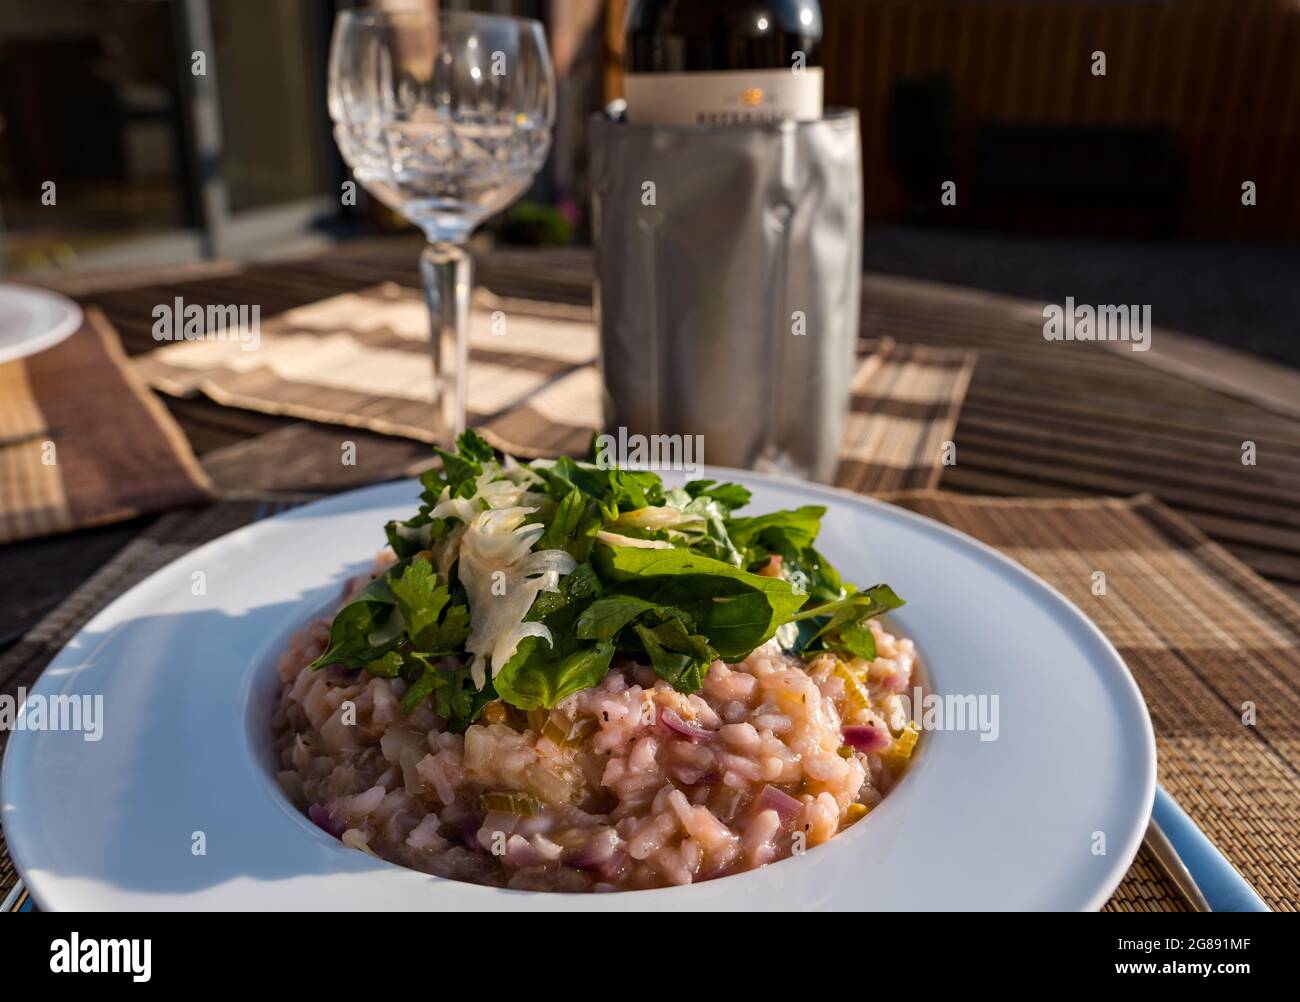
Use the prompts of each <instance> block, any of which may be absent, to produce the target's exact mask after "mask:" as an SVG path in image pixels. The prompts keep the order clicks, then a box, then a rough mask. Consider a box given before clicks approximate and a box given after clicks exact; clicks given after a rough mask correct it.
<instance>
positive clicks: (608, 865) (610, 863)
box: [598, 852, 627, 882]
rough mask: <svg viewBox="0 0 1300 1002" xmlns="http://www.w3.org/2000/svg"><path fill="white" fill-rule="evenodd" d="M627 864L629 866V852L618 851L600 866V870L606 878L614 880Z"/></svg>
mask: <svg viewBox="0 0 1300 1002" xmlns="http://www.w3.org/2000/svg"><path fill="white" fill-rule="evenodd" d="M625 866H627V853H625V852H616V853H614V855H613V856H611V857H610V858H609V859H608V860H607V861H606V862H605V863H604V864H603V865H602V866H601V867H600V869H599V871H598V872H599V873H600V875H601V877H602V878H603V879H604V880H607V881H610V882H613V881H615V880H617V879H618V878H619V876H621V875H622V873H623V868H624V867H625Z"/></svg>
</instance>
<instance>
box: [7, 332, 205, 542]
mask: <svg viewBox="0 0 1300 1002" xmlns="http://www.w3.org/2000/svg"><path fill="white" fill-rule="evenodd" d="M207 489H208V481H207V477H206V476H205V474H204V473H203V471H202V470H201V469H200V468H199V465H198V463H197V462H196V461H195V459H194V454H193V453H192V452H191V451H190V447H189V444H188V443H187V442H186V441H185V436H184V435H183V434H182V433H181V430H180V429H179V428H178V427H177V426H176V422H175V421H173V420H172V417H171V415H170V414H168V413H167V409H166V408H165V407H163V406H162V404H161V402H159V401H158V399H157V398H156V397H155V396H154V395H153V394H152V393H151V392H149V389H148V387H146V386H144V385H142V384H141V382H140V381H139V379H138V378H137V377H136V376H135V375H134V373H133V372H132V371H131V367H130V365H129V364H128V363H127V361H126V356H125V355H124V354H123V352H122V346H121V344H120V343H119V341H118V338H117V333H116V332H115V331H114V330H113V328H112V326H111V325H110V324H109V322H108V321H107V320H106V319H105V318H104V315H103V314H102V313H101V312H100V311H99V310H96V309H88V310H87V311H86V322H85V324H84V325H83V326H82V328H81V330H79V331H78V332H77V333H76V334H74V335H72V337H70V338H68V339H67V340H65V341H63V342H61V343H60V344H58V345H55V346H54V347H53V348H49V349H47V350H45V351H42V352H39V353H37V354H35V355H31V356H29V357H27V358H22V359H18V360H17V361H13V362H6V363H4V364H2V365H0V543H9V542H13V541H15V540H19V539H30V538H33V537H36V536H44V535H49V534H51V533H55V532H65V531H67V530H69V529H77V528H83V527H86V526H92V525H102V524H105V523H108V522H117V521H121V520H123V519H127V518H133V517H135V516H137V515H140V514H144V513H148V512H153V511H160V510H162V509H165V508H173V507H176V506H178V505H182V504H187V503H190V502H194V501H199V500H203V499H205V498H206V497H207Z"/></svg>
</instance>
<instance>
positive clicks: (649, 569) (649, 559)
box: [592, 544, 806, 661]
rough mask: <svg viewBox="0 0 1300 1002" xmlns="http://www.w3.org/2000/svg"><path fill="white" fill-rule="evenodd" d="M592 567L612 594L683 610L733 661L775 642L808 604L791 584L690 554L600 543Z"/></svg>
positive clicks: (713, 643) (714, 644) (724, 654)
mask: <svg viewBox="0 0 1300 1002" xmlns="http://www.w3.org/2000/svg"><path fill="white" fill-rule="evenodd" d="M592 563H593V564H594V565H595V567H596V571H597V572H598V573H599V574H600V576H601V578H602V579H603V580H604V581H605V582H606V583H607V589H606V590H607V591H608V592H610V593H613V594H621V595H634V596H636V597H638V598H642V599H645V600H647V601H650V602H653V603H655V604H656V605H662V606H670V607H672V608H673V609H678V610H680V611H681V612H682V613H684V614H685V615H686V616H687V617H689V619H690V620H691V621H692V622H693V623H695V624H696V628H697V629H698V631H699V633H700V634H701V635H703V636H704V637H705V638H707V640H708V642H709V644H710V645H711V646H712V647H713V648H714V649H715V650H716V651H717V652H718V654H719V655H720V656H721V657H722V658H724V659H725V660H729V661H739V660H741V659H742V658H745V657H747V656H748V655H749V653H750V652H751V651H752V650H754V648H756V647H758V646H760V645H761V644H763V643H765V642H767V641H768V640H769V639H771V637H772V635H773V633H775V632H776V629H777V627H779V626H780V625H781V624H782V623H784V622H786V621H787V620H788V619H790V617H791V616H792V615H794V613H795V612H797V611H798V609H799V608H800V606H802V605H803V604H804V601H805V599H806V596H805V595H803V594H800V593H799V592H796V591H795V590H794V588H793V587H792V586H791V585H790V583H789V582H788V581H783V580H781V579H780V578H769V577H762V576H760V575H758V574H750V573H749V572H748V571H744V570H741V569H740V568H738V567H733V566H732V565H731V564H727V563H723V562H722V561H721V560H714V559H713V558H711V557H705V556H702V555H700V554H698V553H693V552H691V551H690V550H681V549H672V550H643V549H639V548H635V547H624V546H606V545H604V544H598V545H597V546H596V548H595V550H593V551H592Z"/></svg>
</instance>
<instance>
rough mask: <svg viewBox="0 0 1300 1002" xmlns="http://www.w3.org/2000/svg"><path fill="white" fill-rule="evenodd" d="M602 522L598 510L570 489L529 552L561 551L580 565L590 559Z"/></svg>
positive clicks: (583, 495) (585, 498) (581, 494)
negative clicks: (532, 550)
mask: <svg viewBox="0 0 1300 1002" xmlns="http://www.w3.org/2000/svg"><path fill="white" fill-rule="evenodd" d="M602 522H603V519H602V518H601V513H600V509H599V507H598V506H597V505H596V504H595V503H593V502H590V501H588V500H587V496H586V495H585V494H583V493H582V491H580V490H578V489H577V488H574V489H573V490H571V491H569V493H568V494H566V495H565V496H564V498H563V500H561V501H560V503H559V504H558V505H557V506H556V509H555V514H554V515H553V516H552V518H551V523H550V525H548V526H547V527H546V531H545V532H543V533H542V535H541V536H540V537H539V538H538V540H537V542H536V543H534V544H533V549H534V550H564V551H565V552H567V553H568V554H569V556H571V557H573V559H574V560H576V561H577V562H578V563H582V562H584V561H585V560H586V559H587V558H588V557H589V556H590V555H591V547H592V545H593V544H594V543H595V542H596V533H598V532H599V531H600V527H601V524H602Z"/></svg>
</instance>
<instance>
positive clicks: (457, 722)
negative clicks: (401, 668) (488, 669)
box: [402, 654, 497, 733]
mask: <svg viewBox="0 0 1300 1002" xmlns="http://www.w3.org/2000/svg"><path fill="white" fill-rule="evenodd" d="M408 657H409V661H408V662H407V666H408V669H410V670H412V672H413V673H414V678H413V680H412V682H411V685H410V687H409V688H408V689H407V690H406V694H405V695H404V696H403V697H402V712H403V713H413V712H414V711H415V710H416V708H417V707H418V706H419V705H420V704H421V703H423V702H424V701H425V700H426V699H428V698H429V697H433V703H434V712H435V713H437V714H438V716H440V717H442V718H443V719H444V720H446V721H447V725H448V726H449V727H450V728H451V729H452V730H453V731H455V732H456V733H460V732H462V731H464V730H465V728H466V727H468V726H469V725H470V724H472V723H473V722H474V721H475V720H477V719H478V716H479V714H481V713H482V712H483V708H484V707H485V706H487V705H488V703H490V702H492V701H493V700H494V699H496V698H497V694H496V690H495V689H494V688H493V686H492V680H491V679H488V680H487V682H486V683H485V684H484V686H483V688H482V689H481V690H477V689H475V688H474V681H473V679H472V678H471V677H470V671H469V669H468V668H460V669H452V670H448V669H446V668H440V667H438V666H437V665H435V664H433V663H432V662H431V661H430V660H429V659H428V658H426V657H424V656H423V655H420V654H410V655H408Z"/></svg>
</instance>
